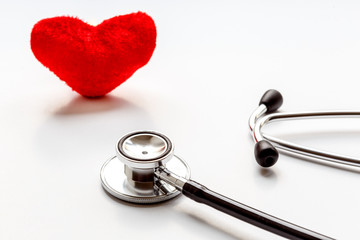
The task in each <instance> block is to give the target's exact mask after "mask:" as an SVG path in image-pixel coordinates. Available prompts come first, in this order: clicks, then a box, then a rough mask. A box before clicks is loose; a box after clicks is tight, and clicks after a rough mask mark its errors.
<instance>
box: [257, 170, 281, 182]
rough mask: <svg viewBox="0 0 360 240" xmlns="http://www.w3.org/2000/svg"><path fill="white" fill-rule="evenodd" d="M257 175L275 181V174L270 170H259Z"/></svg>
mask: <svg viewBox="0 0 360 240" xmlns="http://www.w3.org/2000/svg"><path fill="white" fill-rule="evenodd" d="M259 173H260V175H261V176H263V177H266V178H268V179H272V180H276V178H277V176H276V172H275V171H274V170H272V169H270V168H259Z"/></svg>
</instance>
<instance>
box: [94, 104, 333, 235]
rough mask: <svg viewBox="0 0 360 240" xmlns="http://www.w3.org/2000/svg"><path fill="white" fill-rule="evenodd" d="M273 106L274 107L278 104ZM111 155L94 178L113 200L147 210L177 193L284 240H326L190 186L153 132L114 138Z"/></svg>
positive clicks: (267, 151) (269, 160) (264, 156)
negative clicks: (143, 205)
mask: <svg viewBox="0 0 360 240" xmlns="http://www.w3.org/2000/svg"><path fill="white" fill-rule="evenodd" d="M276 105H277V106H278V105H279V102H278V101H277V104H276ZM257 146H258V147H257V148H259V151H258V155H259V159H260V160H261V161H260V162H261V164H263V165H264V166H271V165H273V164H274V163H275V162H276V160H277V151H276V149H274V148H271V147H270V148H269V145H268V143H267V142H266V141H264V142H262V143H258V144H257ZM115 150H116V156H115V157H112V158H110V159H109V160H107V161H106V162H105V163H104V165H103V167H102V168H101V172H100V177H101V182H102V186H103V187H104V189H105V190H106V191H107V192H108V193H109V194H111V195H112V196H114V197H116V198H119V199H121V200H124V201H127V202H131V203H137V204H148V203H158V202H162V201H166V200H170V199H172V198H174V197H176V196H178V195H179V194H180V193H182V194H183V195H184V196H186V197H188V198H190V199H192V200H194V201H196V202H199V203H203V204H206V205H208V206H210V207H213V208H215V209H217V210H219V211H222V212H224V213H226V214H229V215H231V216H233V217H235V218H238V219H240V220H243V221H245V222H248V223H250V224H253V225H255V226H257V227H260V228H262V229H265V230H267V231H270V232H273V233H275V234H278V235H280V236H283V237H286V238H289V239H331V238H329V237H326V236H324V235H322V234H319V233H316V232H313V231H310V230H308V229H305V228H302V227H299V226H297V225H294V224H292V223H289V222H286V221H284V220H282V219H279V218H276V217H274V216H271V215H268V214H266V213H264V212H262V211H259V210H257V209H254V208H251V207H249V206H247V205H244V204H242V203H239V202H237V201H235V200H233V199H230V198H228V197H225V196H223V195H221V194H219V193H217V192H214V191H212V190H210V189H208V188H207V187H205V186H204V185H202V184H200V183H197V182H195V181H193V180H191V179H190V168H189V167H188V165H187V164H186V162H184V161H183V160H181V159H180V158H178V157H177V156H176V155H174V153H173V152H174V145H173V144H172V143H171V141H170V139H169V138H167V137H166V136H165V135H163V134H160V133H157V132H153V131H139V132H133V133H129V134H127V135H125V136H123V137H122V138H120V140H119V141H118V142H117V144H116V146H115ZM274 150H275V152H274ZM275 153H276V154H275ZM270 156H271V157H270Z"/></svg>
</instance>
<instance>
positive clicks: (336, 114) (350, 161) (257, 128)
mask: <svg viewBox="0 0 360 240" xmlns="http://www.w3.org/2000/svg"><path fill="white" fill-rule="evenodd" d="M262 115H264V113H263V114H262ZM349 117H360V111H316V112H313V111H312V112H310V111H309V112H295V113H273V114H269V115H265V116H263V117H262V116H261V115H259V117H258V119H257V120H255V124H254V128H253V131H252V135H253V138H254V140H255V142H259V141H261V140H268V141H269V142H271V143H272V144H273V145H274V147H276V148H278V149H280V150H282V151H285V152H289V153H293V154H296V155H300V156H306V157H312V158H316V159H320V160H326V161H330V162H334V163H341V164H346V165H350V166H357V167H360V159H357V158H353V157H348V156H345V155H339V154H335V153H330V152H326V151H320V150H316V149H312V148H309V147H305V146H301V145H297V144H294V143H291V142H288V141H285V140H281V139H278V138H275V137H272V136H269V135H266V134H263V133H262V131H261V129H262V127H263V126H265V125H266V124H267V123H270V122H274V121H284V120H298V119H315V118H316V119H317V118H349Z"/></svg>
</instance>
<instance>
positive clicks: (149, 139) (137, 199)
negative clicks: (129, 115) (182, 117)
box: [100, 131, 190, 204]
mask: <svg viewBox="0 0 360 240" xmlns="http://www.w3.org/2000/svg"><path fill="white" fill-rule="evenodd" d="M115 151H116V156H114V157H112V158H110V159H109V160H107V161H106V162H105V163H104V165H103V167H102V169H101V172H100V177H101V182H102V185H103V187H104V189H105V190H106V191H107V192H108V193H110V194H111V195H112V196H114V197H116V198H119V199H121V200H124V201H127V202H132V203H140V204H146V203H157V202H162V201H166V200H169V199H171V198H174V197H176V196H178V195H179V194H180V191H178V190H177V189H176V188H175V187H173V186H171V185H169V184H168V183H166V182H164V181H162V180H159V179H157V178H156V176H155V174H154V172H155V170H156V169H157V168H159V167H166V168H167V169H169V170H171V171H172V172H175V173H176V174H177V175H179V176H181V177H183V178H185V179H189V178H190V168H189V167H188V165H187V164H186V163H185V162H184V161H183V160H182V159H180V158H179V157H177V156H175V155H174V146H173V144H172V142H171V141H170V139H169V138H167V137H166V136H165V135H163V134H160V133H157V132H153V131H138V132H133V133H129V134H126V135H125V136H123V137H122V138H120V139H119V141H118V142H117V144H116V146H115Z"/></svg>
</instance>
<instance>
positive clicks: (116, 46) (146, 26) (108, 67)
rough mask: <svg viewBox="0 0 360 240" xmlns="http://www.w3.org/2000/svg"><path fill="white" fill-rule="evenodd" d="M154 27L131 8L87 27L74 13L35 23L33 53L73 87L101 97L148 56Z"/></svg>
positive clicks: (152, 47)
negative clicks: (120, 14) (130, 11)
mask: <svg viewBox="0 0 360 240" xmlns="http://www.w3.org/2000/svg"><path fill="white" fill-rule="evenodd" d="M155 46H156V27H155V23H154V21H153V20H152V18H151V17H150V16H148V15H147V14H146V13H142V12H137V13H132V14H127V15H122V16H117V17H113V18H110V19H108V20H105V21H103V22H102V23H101V24H99V25H97V26H91V25H89V24H87V23H84V22H83V21H81V20H80V19H78V18H74V17H54V18H47V19H43V20H41V21H39V22H38V23H36V24H35V25H34V27H33V30H32V32H31V49H32V51H33V53H34V55H35V57H36V58H37V59H38V60H39V61H40V62H41V63H42V64H43V65H44V66H45V67H47V68H49V69H50V71H52V72H54V73H55V74H56V75H57V76H58V77H59V78H60V79H61V80H63V81H65V82H66V83H67V84H68V85H69V86H70V87H71V88H72V89H73V90H74V91H76V92H78V93H79V94H81V95H83V96H87V97H99V96H103V95H105V94H107V93H109V92H110V91H112V90H113V89H114V88H116V87H117V86H119V85H120V84H122V83H123V82H125V81H126V80H127V79H128V78H129V77H130V76H131V75H132V74H133V73H134V72H135V71H136V70H137V69H139V68H141V67H142V66H144V65H145V64H146V63H147V62H148V61H149V60H150V58H151V56H152V54H153V52H154V49H155Z"/></svg>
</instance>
